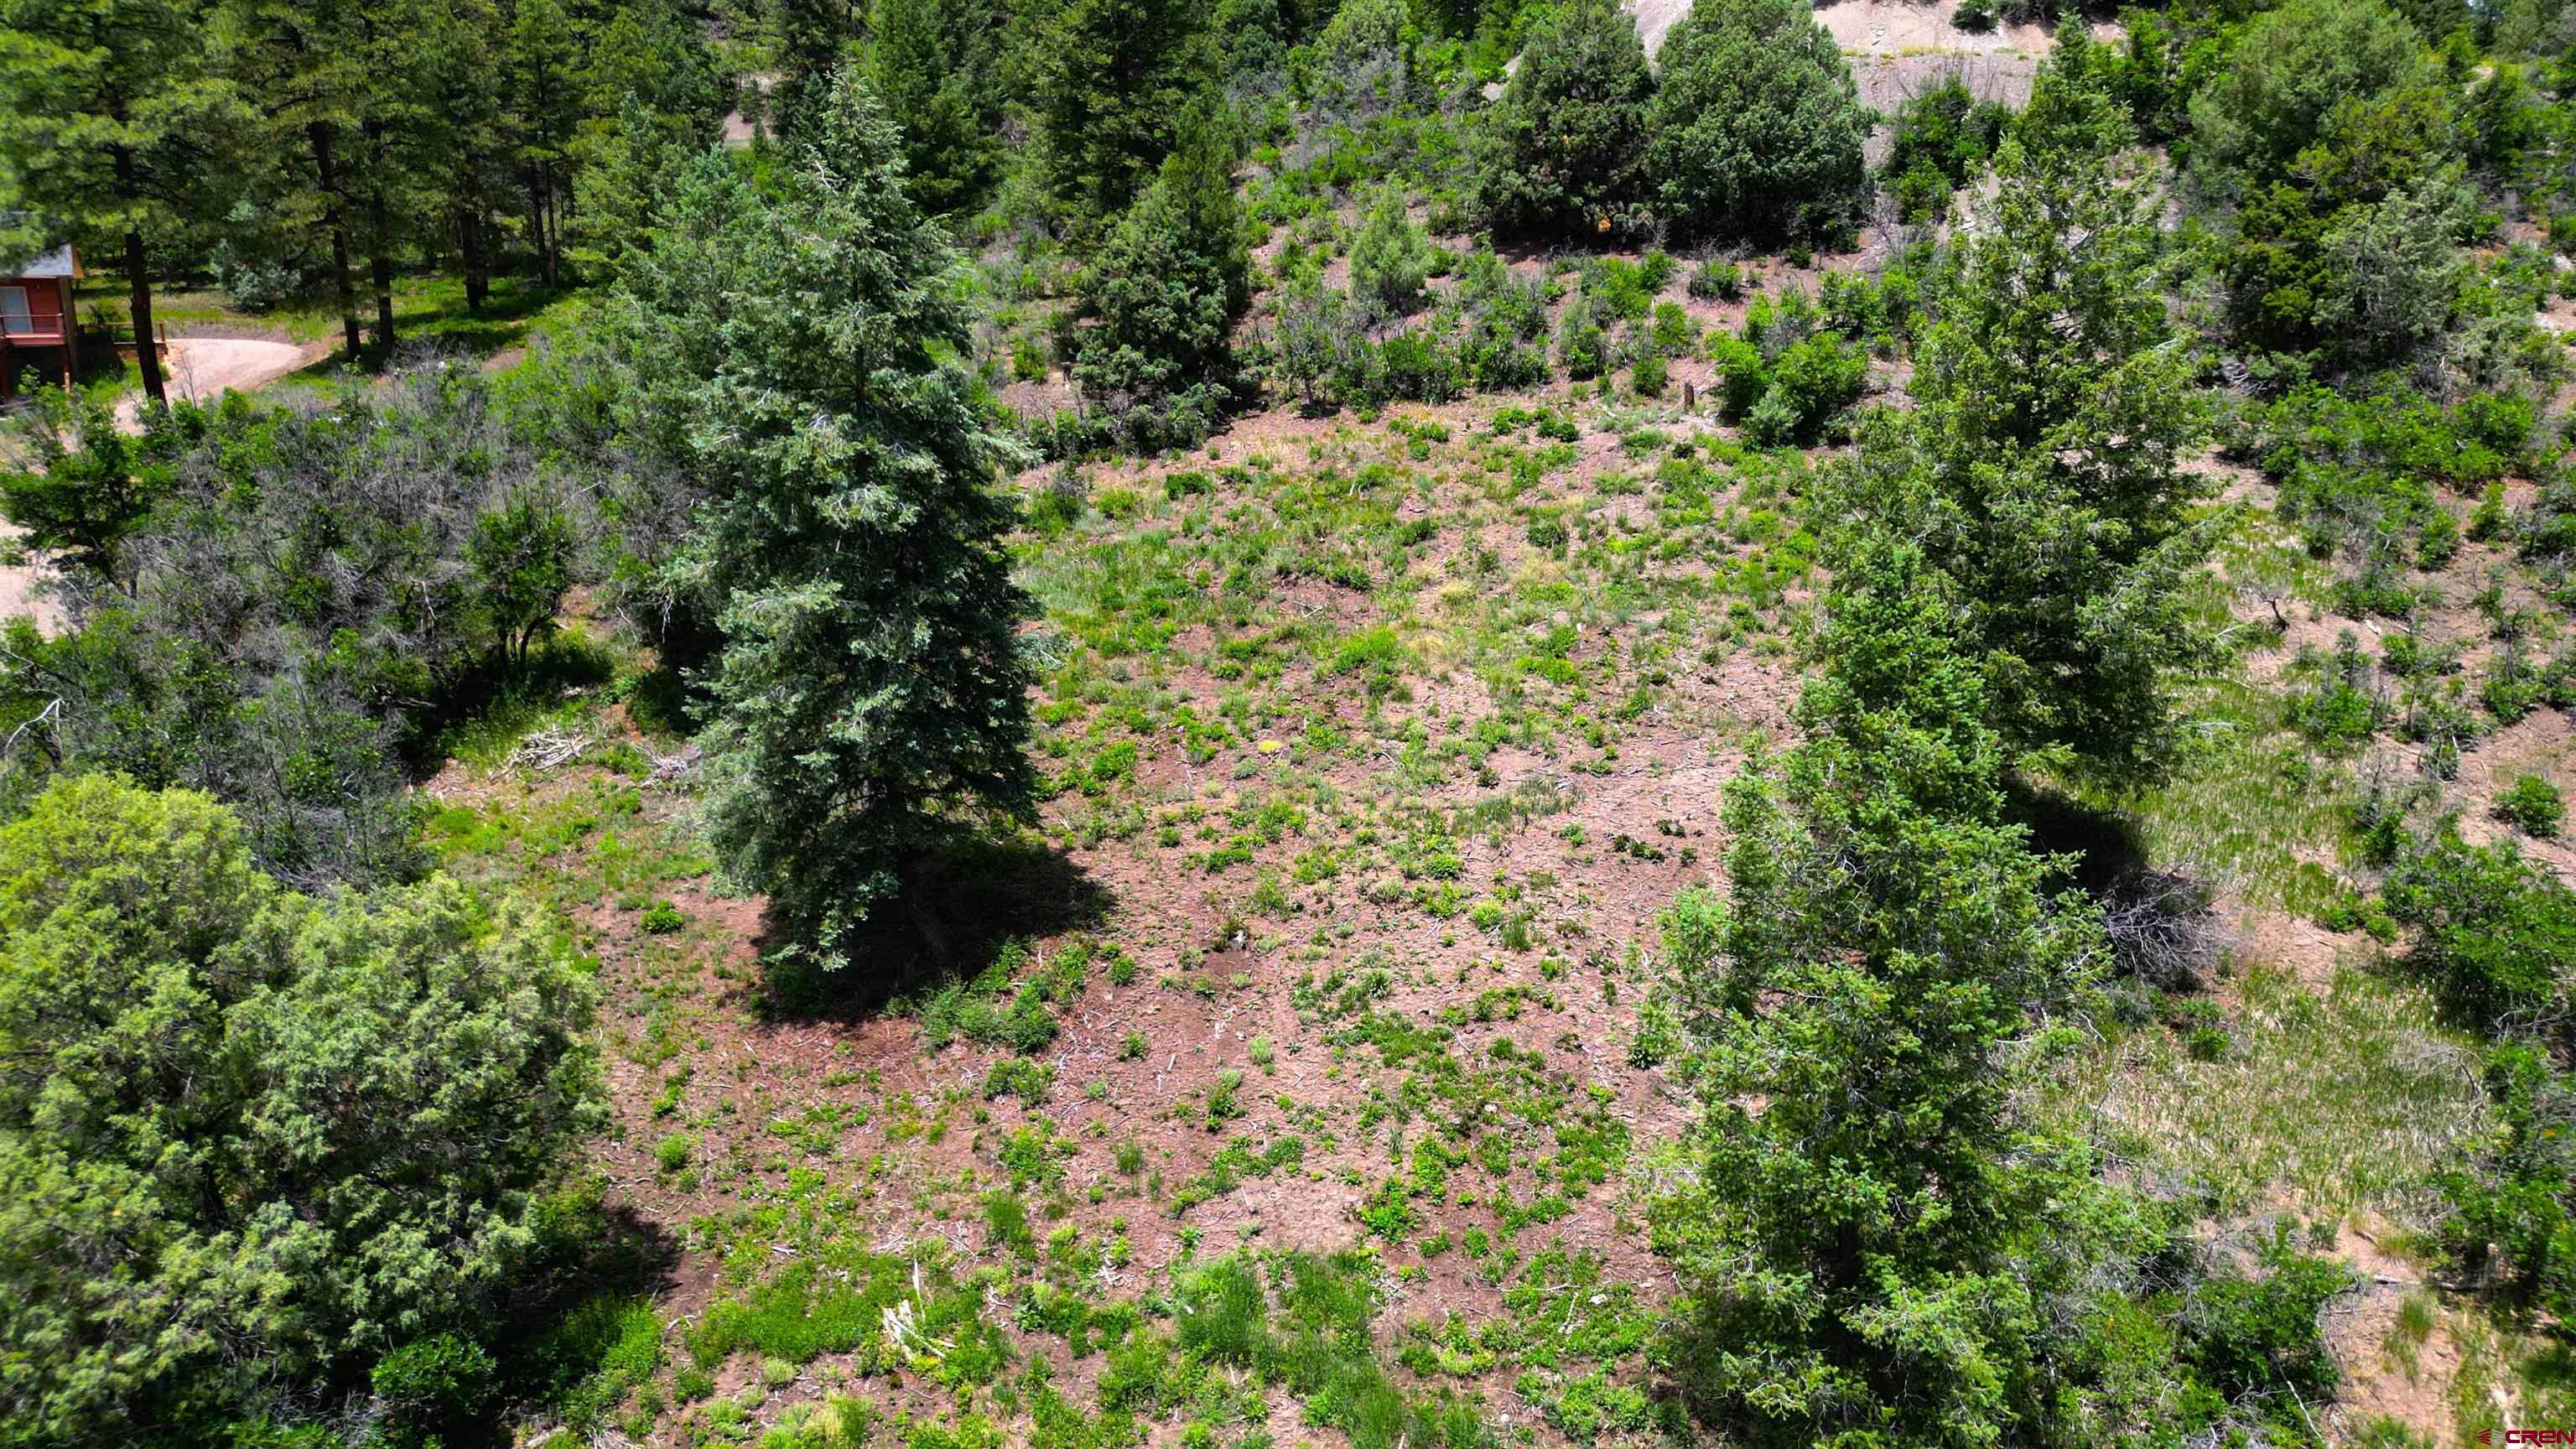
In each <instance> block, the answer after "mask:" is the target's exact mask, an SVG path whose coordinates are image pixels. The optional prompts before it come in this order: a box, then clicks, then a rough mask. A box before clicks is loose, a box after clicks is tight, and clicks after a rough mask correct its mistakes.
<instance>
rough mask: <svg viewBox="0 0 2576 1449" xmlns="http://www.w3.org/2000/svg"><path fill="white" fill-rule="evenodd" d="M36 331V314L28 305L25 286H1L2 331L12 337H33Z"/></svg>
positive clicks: (0, 316) (0, 327)
mask: <svg viewBox="0 0 2576 1449" xmlns="http://www.w3.org/2000/svg"><path fill="white" fill-rule="evenodd" d="M35 331H36V314H35V311H34V309H32V308H30V307H29V306H28V305H27V289H26V288H24V287H0V332H5V333H7V334H8V335H9V336H11V337H31V336H34V335H35Z"/></svg>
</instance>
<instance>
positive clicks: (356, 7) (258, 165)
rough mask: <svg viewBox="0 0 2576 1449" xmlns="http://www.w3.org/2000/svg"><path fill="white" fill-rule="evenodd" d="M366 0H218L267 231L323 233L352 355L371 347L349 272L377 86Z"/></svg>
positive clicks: (226, 58) (226, 60) (222, 57)
mask: <svg viewBox="0 0 2576 1449" xmlns="http://www.w3.org/2000/svg"><path fill="white" fill-rule="evenodd" d="M364 8H365V7H364V5H363V4H361V3H360V0H313V3H310V4H307V3H303V0H218V8H217V9H216V11H215V12H214V21H215V32H214V33H215V41H216V54H217V57H218V59H219V61H220V63H221V64H222V66H223V68H224V72H225V74H226V76H227V77H228V78H229V79H230V80H231V81H232V83H233V86H234V88H235V92H236V94H237V95H238V96H239V97H240V98H241V99H242V101H243V103H244V105H245V106H246V107H247V109H248V112H249V114H250V116H251V117H252V118H253V119H252V120H251V123H250V124H249V126H248V127H247V128H246V129H245V130H244V131H243V132H242V134H241V135H240V137H239V144H240V146H241V148H242V151H243V153H244V159H245V162H246V164H247V165H248V167H249V168H250V177H251V194H252V198H253V200H254V202H255V204H256V206H257V207H258V209H259V210H260V212H261V213H262V216H263V221H262V224H263V225H269V226H275V227H277V228H279V229H281V230H285V231H289V232H293V231H304V230H310V231H312V232H314V233H316V234H318V235H319V236H320V237H321V239H322V240H323V242H324V243H325V244H326V245H327V247H328V249H329V254H330V278H331V288H332V292H333V293H334V295H335V296H336V297H337V299H338V301H339V304H340V336H341V342H342V344H343V345H344V346H345V347H346V348H347V350H348V355H349V356H350V357H352V358H354V357H356V356H357V355H358V354H359V351H360V350H361V346H362V343H361V337H360V331H359V326H358V291H357V284H356V282H355V281H354V280H353V279H352V276H351V273H350V270H349V267H350V257H351V255H352V252H353V249H354V245H355V235H356V232H355V228H356V227H357V225H358V211H359V195H358V182H357V179H356V175H355V167H356V165H357V162H356V160H355V159H354V158H353V157H352V155H351V152H352V149H353V147H354V145H355V142H354V140H353V138H354V137H355V135H356V133H357V130H358V126H359V115H360V111H361V108H362V99H363V97H364V94H365V91H366V87H367V73H366V62H367V58H368V49H367V45H366V42H365V38H364V34H363V31H362V29H361V26H360V24H359V19H360V14H361V11H362V10H363V9H364Z"/></svg>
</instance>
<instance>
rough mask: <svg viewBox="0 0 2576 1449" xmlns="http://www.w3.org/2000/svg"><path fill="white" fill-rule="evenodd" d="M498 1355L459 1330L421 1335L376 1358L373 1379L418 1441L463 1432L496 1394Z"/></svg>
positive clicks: (393, 1415) (405, 1432)
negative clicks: (494, 1358) (494, 1376)
mask: <svg viewBox="0 0 2576 1449" xmlns="http://www.w3.org/2000/svg"><path fill="white" fill-rule="evenodd" d="M492 1371H493V1363H492V1355H490V1354H489V1353H486V1352H485V1351H484V1349H483V1345H481V1344H479V1343H476V1342H474V1341H473V1340H472V1339H469V1338H464V1337H461V1336H459V1335H457V1334H453V1333H439V1334H432V1335H430V1336H429V1337H427V1338H415V1339H413V1340H412V1341H411V1342H409V1343H406V1344H404V1345H403V1346H402V1347H400V1348H397V1349H395V1350H394V1351H393V1352H391V1353H389V1354H386V1355H385V1356H384V1357H383V1358H380V1359H378V1360H376V1367H375V1371H374V1373H373V1375H372V1377H371V1379H370V1382H371V1383H372V1384H373V1386H374V1388H375V1391H376V1397H377V1398H379V1399H382V1400H383V1401H384V1404H385V1409H386V1414H387V1417H388V1418H389V1419H390V1420H391V1421H392V1422H393V1423H394V1424H395V1425H397V1426H399V1427H398V1436H399V1437H401V1438H403V1439H407V1440H409V1441H410V1442H413V1443H423V1442H432V1443H434V1442H438V1441H440V1440H444V1439H446V1438H448V1437H450V1436H455V1435H458V1434H460V1432H461V1431H463V1430H464V1429H465V1428H466V1426H467V1425H468V1424H470V1423H471V1422H472V1421H473V1419H474V1418H475V1417H476V1416H477V1415H479V1414H481V1413H482V1411H483V1407H484V1405H485V1404H486V1403H487V1402H488V1401H489V1400H490V1398H491V1396H492V1388H493V1384H492Z"/></svg>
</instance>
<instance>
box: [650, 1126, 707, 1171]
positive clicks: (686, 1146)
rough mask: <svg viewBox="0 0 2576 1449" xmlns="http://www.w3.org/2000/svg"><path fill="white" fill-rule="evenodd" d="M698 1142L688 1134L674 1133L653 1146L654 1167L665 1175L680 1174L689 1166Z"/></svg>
mask: <svg viewBox="0 0 2576 1449" xmlns="http://www.w3.org/2000/svg"><path fill="white" fill-rule="evenodd" d="M697 1146H698V1140H697V1139H696V1138H695V1137H692V1136H690V1135H689V1134H688V1133H686V1132H674V1133H672V1134H671V1135H670V1136H668V1137H665V1138H663V1139H662V1140H661V1141H659V1142H656V1143H654V1144H653V1162H654V1165H655V1166H657V1167H659V1168H661V1169H662V1171H663V1172H664V1173H665V1174H669V1173H675V1172H678V1171H679V1170H680V1169H682V1168H684V1167H686V1166H688V1165H689V1156H690V1154H691V1153H693V1152H695V1151H696V1150H697Z"/></svg>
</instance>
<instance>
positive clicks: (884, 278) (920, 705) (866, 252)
mask: <svg viewBox="0 0 2576 1449" xmlns="http://www.w3.org/2000/svg"><path fill="white" fill-rule="evenodd" d="M902 169H903V158H902V146H901V142H900V140H899V138H898V137H896V135H895V134H894V131H893V128H892V127H891V126H889V125H888V124H887V123H886V119H885V115H884V112H883V111H882V110H881V109H880V108H879V107H878V106H877V104H876V102H875V100H874V98H873V97H871V96H870V95H869V94H868V93H867V90H866V87H865V85H864V84H863V83H862V82H861V81H860V80H859V79H858V78H857V77H856V76H855V75H849V74H845V75H844V77H843V79H842V80H841V81H840V83H839V84H838V85H837V86H836V87H835V89H834V91H833V96H832V103H831V105H830V107H829V108H828V109H827V110H826V111H825V113H824V115H823V116H822V118H821V124H820V127H819V130H818V131H817V134H816V139H815V141H814V143H813V144H812V145H811V146H809V147H807V148H806V149H805V150H804V152H803V153H802V154H801V155H800V156H799V157H797V164H796V168H795V170H794V172H793V173H792V174H791V175H790V176H788V177H787V178H785V180H784V183H783V188H782V192H781V194H780V195H778V196H776V197H775V198H770V197H765V196H763V195H761V194H760V193H758V192H756V191H755V190H754V189H753V188H752V187H751V186H750V185H749V184H748V183H747V182H746V181H745V180H744V179H743V178H742V177H741V176H740V175H739V174H737V173H736V171H735V170H734V168H733V167H732V166H731V165H730V163H729V162H728V161H727V160H726V159H725V158H724V157H723V156H722V155H721V154H720V153H717V154H711V155H709V156H708V157H707V158H705V159H704V160H702V161H701V162H700V163H698V164H697V165H696V166H695V167H694V168H692V169H691V170H690V171H689V172H688V173H687V175H686V176H685V177H684V178H683V179H682V181H681V184H680V194H679V196H678V198H677V199H676V201H675V202H674V204H673V206H672V208H671V209H670V210H669V211H668V212H667V213H666V214H665V216H664V218H663V223H662V225H661V226H660V228H659V229H658V233H657V238H656V245H655V247H654V249H653V250H652V251H651V252H650V253H649V254H646V255H645V256H644V257H642V258H640V259H639V260H638V261H637V263H636V264H635V265H634V267H633V268H632V270H631V273H630V277H629V280H628V282H627V284H626V286H625V288H624V289H623V296H622V297H621V299H620V300H619V301H618V303H617V304H616V308H617V312H618V315H619V317H620V319H621V320H620V322H619V324H618V335H619V336H620V338H621V339H622V349H623V351H624V353H625V355H626V357H627V367H628V369H629V371H630V373H631V374H632V377H633V391H632V394H631V396H632V405H633V407H634V408H635V409H636V414H635V416H636V418H637V421H638V423H639V426H640V427H641V428H649V429H651V430H652V431H653V436H656V437H658V438H660V439H662V440H664V445H665V446H668V447H671V448H673V449H674V450H675V451H676V453H677V456H676V458H675V459H674V460H673V461H675V462H676V463H678V465H679V466H681V467H682V468H685V469H687V470H688V471H689V472H691V473H692V474H693V475H694V477H695V478H696V480H697V482H698V485H699V486H700V487H701V488H702V490H703V492H704V495H705V498H706V502H705V503H704V504H703V505H702V507H701V508H700V510H699V516H700V517H701V518H702V520H703V523H702V525H701V527H700V530H699V532H698V533H697V535H696V536H695V538H694V539H693V540H692V541H691V543H690V545H689V546H688V547H687V548H686V550H685V551H684V554H683V556H682V557H681V558H680V559H679V560H678V561H677V562H676V563H675V564H673V565H672V566H671V570H670V572H671V574H672V577H673V579H674V582H675V584H676V585H677V586H678V587H679V588H680V589H681V590H683V591H684V593H685V595H686V597H688V598H689V599H691V600H694V601H696V602H697V603H698V604H699V605H700V606H702V607H704V608H706V609H708V610H709V611H711V612H713V614H714V616H715V618H716V622H717V624H718V626H719V627H720V629H721V631H722V634H723V645H722V650H721V654H720V656H719V659H718V661H717V663H716V665H715V667H714V668H713V669H712V670H711V671H709V672H708V673H707V675H706V676H705V681H704V682H705V684H706V687H707V689H708V690H709V692H710V694H711V695H712V697H713V700H714V704H715V710H716V721H715V723H714V725H713V726H712V727H711V728H710V729H709V730H708V731H707V732H706V734H705V735H704V737H703V740H704V743H705V745H706V748H707V754H708V761H709V772H710V778H711V787H710V788H711V795H710V798H709V803H708V822H709V829H710V832H711V834H712V836H713V838H714V841H715V844H716V847H717V849H718V851H719V853H720V855H721V858H722V859H723V861H724V863H725V865H726V867H727V869H728V870H729V871H730V872H731V873H732V874H733V875H734V876H735V877H736V878H737V879H739V880H741V881H743V882H744V883H746V884H747V885H750V886H753V887H755V888H759V889H763V890H766V891H768V892H769V893H770V903H771V909H772V911H773V913H774V914H775V916H776V918H777V921H778V923H779V927H780V931H781V935H782V939H785V940H787V941H789V942H791V943H792V948H793V949H794V950H796V951H799V952H802V953H806V954H808V955H809V956H810V957H811V958H812V959H815V960H818V961H820V962H821V963H822V964H824V965H826V966H839V965H841V964H843V963H844V962H845V961H846V960H847V959H848V955H847V953H848V951H849V948H850V947H851V945H852V931H853V929H854V928H855V927H857V926H858V925H859V924H860V923H861V922H862V921H864V920H866V919H867V918H868V916H869V914H870V912H871V911H872V910H874V909H875V908H876V907H878V906H879V905H882V904H884V903H886V902H887V901H889V900H891V899H893V898H895V897H896V895H897V894H898V890H899V888H900V887H901V886H903V885H904V884H905V883H906V880H907V877H909V876H912V875H913V874H914V870H915V868H916V867H918V866H920V865H921V864H923V863H924V861H925V857H926V854H927V852H929V851H930V850H931V849H932V848H933V847H934V845H935V843H936V842H937V840H938V839H940V838H941V837H942V836H943V835H945V834H946V833H948V832H949V831H951V830H953V829H955V828H957V827H958V826H959V824H960V823H961V822H962V821H964V820H965V819H967V818H969V817H972V816H979V815H982V816H998V817H1004V818H1009V817H1015V816H1017V815H1019V814H1020V813H1021V812H1023V811H1024V810H1025V809H1026V807H1027V805H1028V802H1029V798H1030V796H1029V790H1030V776H1029V769H1028V764H1027V760H1026V757H1025V755H1024V754H1023V745H1024V744H1025V741H1026V735H1027V728H1028V702H1027V697H1026V689H1027V676H1026V673H1025V670H1024V668H1023V666H1022V665H1021V663H1020V659H1019V654H1018V650H1017V646H1016V645H1015V643H1014V641H1013V637H1012V625H1013V622H1014V620H1016V619H1017V618H1018V617H1019V616H1020V614H1021V613H1022V612H1023V610H1024V607H1025V600H1023V598H1022V597H1021V595H1020V593H1019V591H1018V589H1017V588H1016V587H1015V586H1014V585H1013V584H1012V583H1011V580H1010V571H1009V566H1008V563H1007V560H1006V559H1005V558H1004V556H1003V554H1002V551H1001V547H1000V540H1001V537H1002V534H1003V532H1004V530H1005V529H1007V528H1008V527H1009V526H1010V523H1011V519H1012V510H1011V508H1010V506H1009V504H1008V503H1007V502H1006V501H1005V500H1004V499H1003V498H1002V497H1001V496H1000V495H999V494H998V493H997V492H996V491H995V490H994V489H993V488H992V484H993V481H994V475H995V470H996V468H997V466H998V465H999V464H1001V463H1002V462H1003V461H1004V460H1005V459H1006V458H1007V457H1009V456H1010V449H1009V447H1008V445H1007V444H1006V443H1005V442H1004V441H1003V440H1002V439H1001V438H1000V437H998V436H997V435H996V434H994V433H993V432H991V431H990V430H989V429H988V427H987V426H986V423H985V421H984V418H983V416H982V413H981V411H980V409H979V406H978V404H977V400H976V390H975V385H974V382H973V380H972V378H971V377H970V376H969V375H968V374H967V372H966V371H965V369H964V368H963V366H962V365H961V363H960V361H959V359H960V358H961V357H962V356H963V355H964V353H965V351H966V347H967V340H968V338H967V323H966V315H965V312H964V310H963V308H962V305H961V303H960V301H959V298H960V296H961V295H962V293H961V291H960V289H959V288H958V286H957V284H956V276H955V273H956V270H957V268H958V267H959V266H960V265H961V263H960V261H959V258H958V256H957V254H956V253H955V252H954V251H953V250H951V249H950V247H949V246H948V244H947V242H946V240H945V239H944V237H943V235H942V233H941V232H940V231H939V229H938V228H937V227H936V226H935V225H934V224H932V223H930V222H927V221H925V220H924V219H923V217H922V216H921V213H920V210H919V209H918V208H917V207H915V206H914V205H913V203H912V201H911V199H910V198H909V197H908V196H907V195H906V194H905V191H904V186H903V182H902V179H901V176H902ZM910 899H911V904H913V905H914V906H916V907H920V906H922V905H923V904H924V902H923V901H922V900H921V898H920V896H919V894H918V893H917V892H916V893H914V894H913V895H912V896H911V898H910ZM928 934H931V935H932V936H933V938H934V940H935V939H936V931H935V928H932V929H931V930H930V931H929V932H928Z"/></svg>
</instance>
